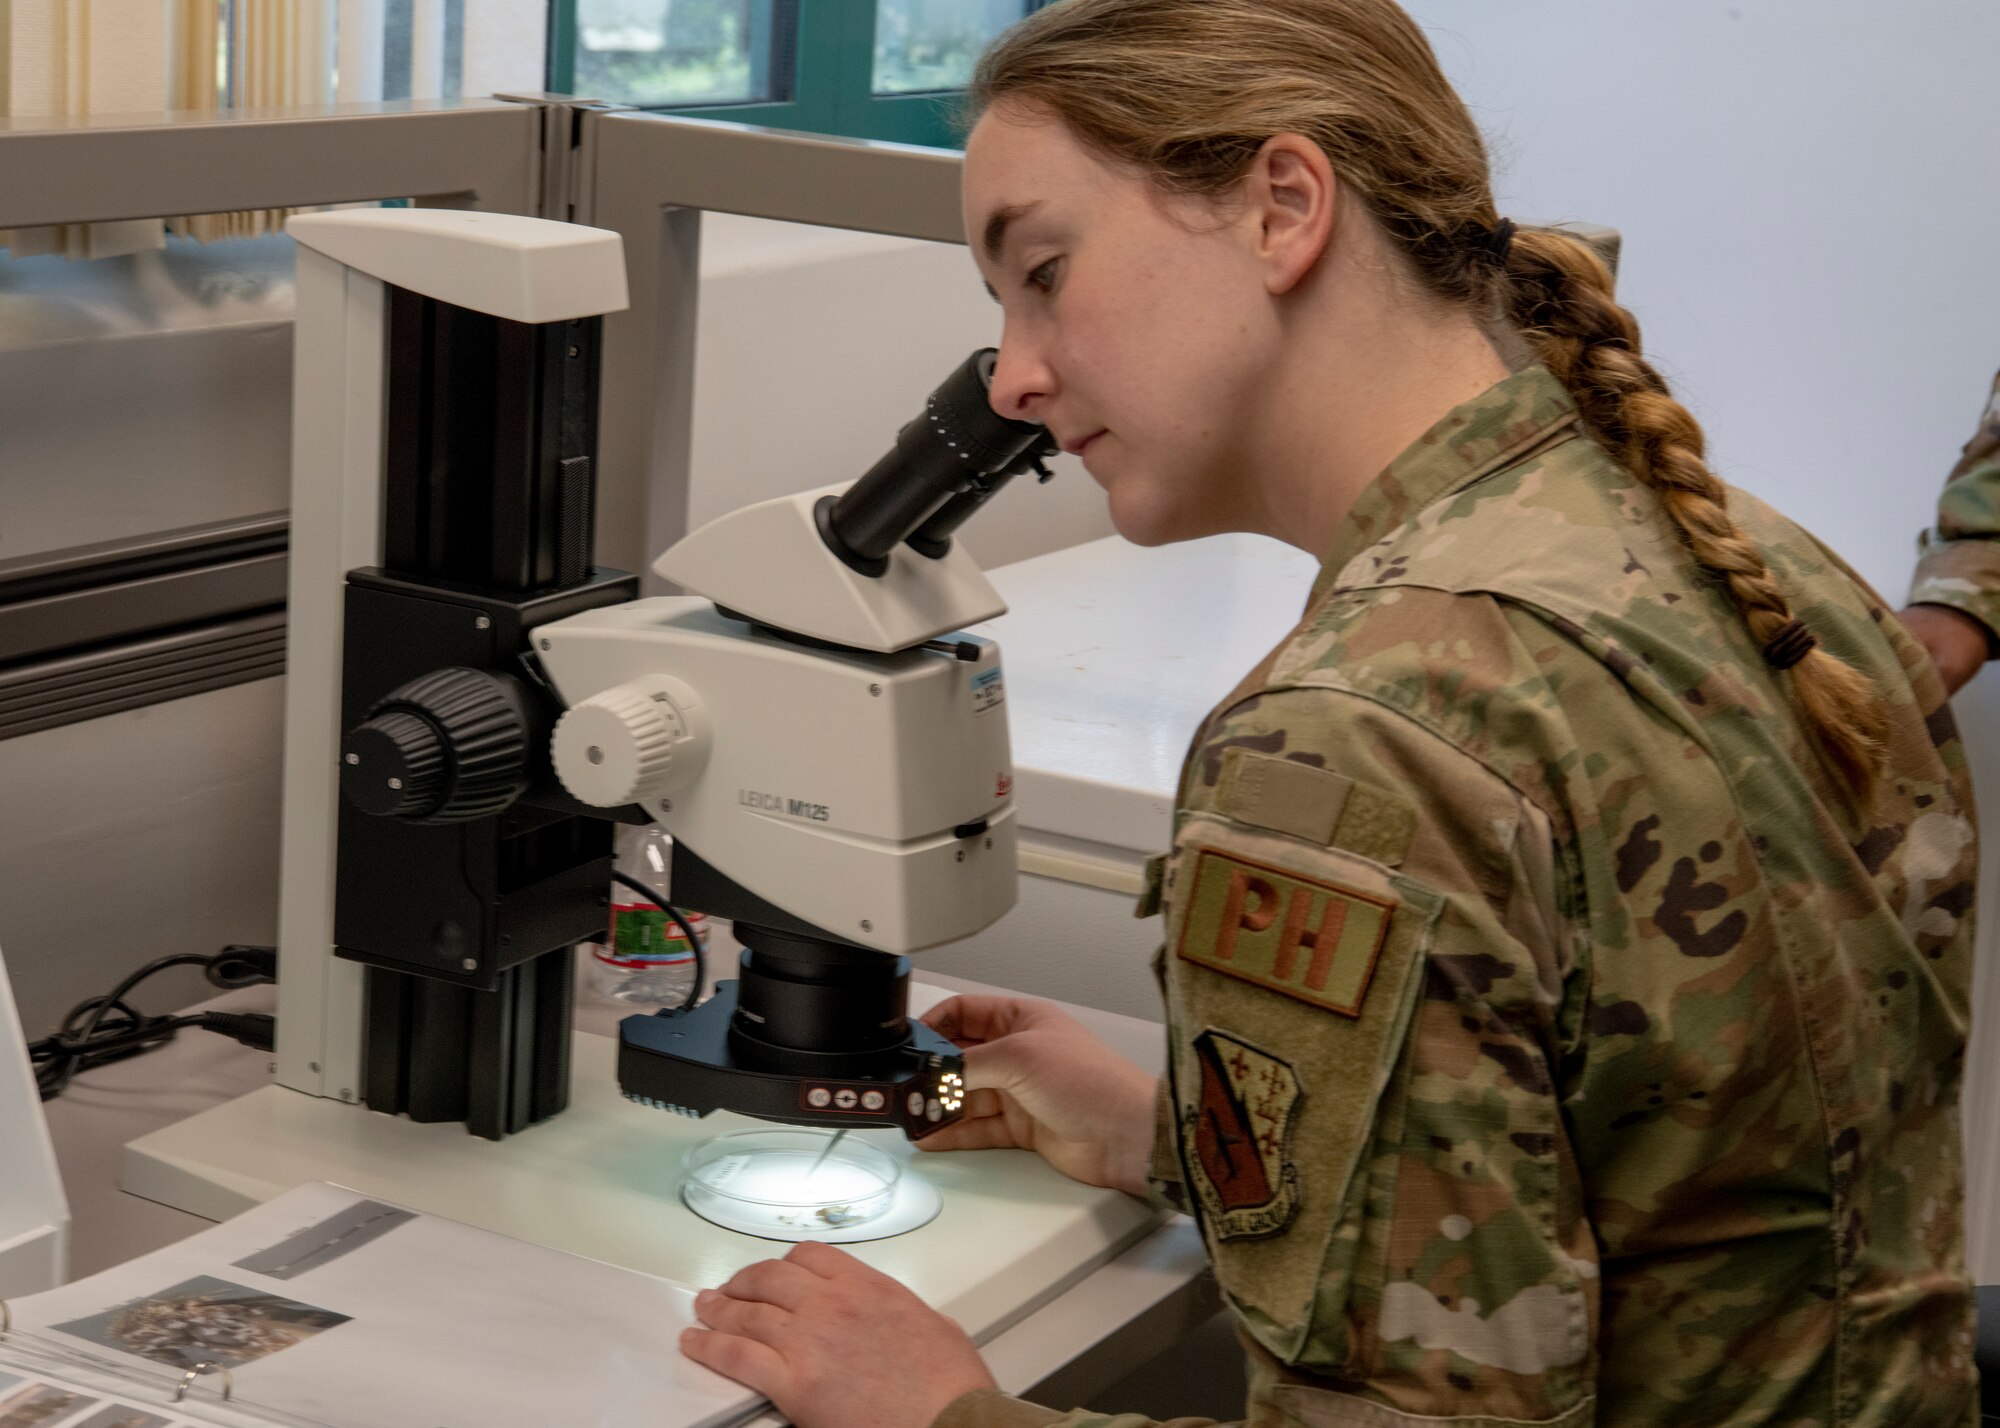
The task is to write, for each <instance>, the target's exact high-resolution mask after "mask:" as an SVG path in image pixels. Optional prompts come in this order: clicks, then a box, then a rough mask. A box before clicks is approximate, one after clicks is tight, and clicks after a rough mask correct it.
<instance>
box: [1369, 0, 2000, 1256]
mask: <svg viewBox="0 0 2000 1428" xmlns="http://www.w3.org/2000/svg"><path fill="white" fill-rule="evenodd" d="M1406 3H1409V4H1410V8H1411V9H1412V10H1413V11H1414V12H1415V13H1416V14H1417V16H1418V17H1419V18H1420V19H1421V20H1422V21H1423V22H1424V23H1425V24H1426V26H1427V27H1428V28H1429V29H1430V31H1431V35H1432V39H1433V41H1434V42H1435V44H1436V45H1437V48H1438V52H1439V56H1440V58H1441V59H1442V61H1443V63H1444V66H1445V68H1446V70H1447V71H1448V72H1449V73H1450V75H1451V76H1452V78H1453V80H1454V81H1455V82H1456V83H1457V84H1458V85H1459V88H1460V91H1461V92H1462V93H1463V94H1464V95H1465V96H1466V98H1467V100H1468V101H1469V102H1471V103H1472V105H1473V106H1474V108H1475V110H1476V112H1477V113H1478V114H1479V116H1480V119H1481V122H1482V124H1483V125H1484V127H1485V129H1486V132H1487V134H1488V137H1489V139H1490V140H1491V141H1492V143H1493V146H1494V150H1495V158H1496V166H1497V169H1498V172H1499V189H1500V201H1501V210H1502V212H1505V213H1511V214H1515V215H1518V216H1520V217H1523V218H1538V219H1555V218H1574V219H1586V220H1589V221H1591V222H1595V223H1605V224H1610V225H1612V226H1614V227H1616V228H1619V229H1622V230H1623V231H1624V233H1625V258H1624V264H1623V268H1622V271H1621V274H1620V286H1621V289H1622V291H1623V293H1624V297H1625V302H1626V304H1627V305H1628V306H1629V307H1631V308H1632V309H1633V310H1634V311H1635V312H1636V313H1637V314H1638V316H1639V318H1640V320H1641V321H1642V322H1643V323H1644V325H1645V330H1646V344H1647V348H1648V350H1649V352H1650V353H1652V354H1653V355H1654V356H1655V358H1656V360H1659V361H1660V362H1661V363H1662V365H1663V366H1664V367H1665V369H1666V370H1667V371H1668V372H1669V374H1670V375H1671V376H1672V377H1673V378H1674V379H1675V381H1676V384H1677V386H1678V389H1679V391H1680V393H1681V395H1682V396H1683V397H1684V398H1685V399H1686V400H1687V401H1688V403H1689V404H1690V405H1691V406H1692V407H1693V408H1694V410H1695V413H1696V414H1697V415H1698V416H1699V417H1700V418H1701V419H1702V421H1703V422H1704V423H1705V424H1706V425H1707V428H1708V432H1709V435H1710V438H1711V441H1712V455H1713V458H1714V460H1715V463H1716V465H1717V466H1718V468H1719V469H1720V470H1721V471H1722V473H1723V474H1724V476H1726V477H1727V478H1728V479H1729V480H1731V481H1733V482H1735V483H1736V484H1737V485H1740V486H1743V487H1745V488H1746V489H1748V490H1751V491H1753V492H1755V493H1756V494H1758V495H1760V496H1763V497H1764V498H1766V499H1767V500H1770V501H1771V502H1773V503H1774V504H1776V505H1777V506H1779V507H1780V508H1782V509H1783V510H1785V511H1787V512H1788V513H1790V514H1792V515H1793V516H1795V517H1797V518H1799V519H1801V520H1803V521H1804V522H1805V523H1806V524H1807V525H1808V526H1810V527H1812V528H1813V529H1814V530H1815V531H1817V532H1818V533H1819V534H1820V535H1821V536H1822V537H1823V538H1825V539H1826V540H1827V541H1829V542H1830V543H1831V544H1832V545H1833V546H1834V547H1835V548H1836V549H1838V550H1839V551H1841V552H1842V554H1844V555H1845V556H1846V557H1847V558H1848V559H1849V560H1851V561H1852V562H1853V563H1854V564H1855V566H1856V567H1857V568H1858V569H1859V570H1860V571H1861V573H1862V574H1863V576H1865V577H1866V578H1867V579H1869V580H1870V581H1871V582H1873V583H1874V584H1876V585H1877V586H1878V587H1880V588H1881V589H1882V590H1883V591H1884V593H1885V594H1887V595H1889V596H1890V597H1891V598H1898V597H1900V596H1901V594H1902V593H1903V592H1904V590H1905V589H1907V586H1908V581H1909V576H1910V567H1911V563H1912V560H1913V557H1914V548H1913V542H1914V538H1915V535H1916V533H1917V531H1918V530H1919V529H1921V528H1922V527H1924V526H1925V525H1927V524H1929V522H1930V520H1931V517H1932V514H1933V512H1934V510H1935V504H1934V503H1935V501H1936V497H1937V491H1938V487H1939V486H1940V485H1941V484H1942V482H1943V480H1944V475H1945V472H1946V471H1947V470H1948V469H1949V468H1950V466H1951V464H1952V462H1953V460H1954V459H1955V457H1956V455H1957V452H1958V448H1959V446H1960V445H1961V444H1962V443H1963V442H1964V441H1965V440H1966V438H1967V437H1969V436H1970V435H1971V434H1972V431H1973V428H1974V426H1975V425H1976V423H1977V420H1978V416H1979V412H1980V409H1981V406H1982V402H1983V398H1984V395H1985V392H1986V389H1987V383H1988V382H1989V381H1990V379H1991V377H1992V375H1993V372H1994V369H1995V368H1996V367H2000V282H1995V281H1994V269H1995V263H1996V257H2000V246H1996V245H2000V86H1996V85H1995V83H1994V81H1993V57H1994V56H1995V55H1997V54H2000V5H1995V4H1994V3H1993V0H1893V3H1887V0H1735V3H1728V0H1510V3H1507V4H1495V3H1493V0H1406ZM1958 713H1959V718H1960V722H1961V724H1962V725H1963V727H1964V730H1965V733H1966V735H1967V744H1968V748H1969V750H1970V752H1971V757H1972V762H1973V766H1974V774H1975V777H1976V778H1977V780H1978V783H1979V787H1980V790H1981V792H1982V793H1983V794H1984V795H1985V799H1986V805H1987V807H1988V808H1989V809H1996V808H2000V680H1996V678H1995V676H1994V675H1993V674H1991V673H1990V672H1989V673H1988V674H1987V675H1986V676H1984V677H1983V678H1982V679H1980V680H1979V681H1978V682H1976V683H1975V684H1974V685H1973V686H1972V687H1971V688H1970V689H1968V690H1967V691H1966V692H1965V693H1963V694H1961V695H1960V696H1959V699H1958ZM1982 831H1983V832H1984V834H1985V838H1986V856H1987V859H1988V862H1987V865H1986V866H1985V868H1984V870H1983V879H1982V887H1983V889H1984V891H1985V894H1986V897H1987V898H1988V899H1989V900H1990V899H1991V898H1993V897H1994V896H1995V889H1996V888H2000V883H1996V882H1995V880H1994V874H1995V871H1996V869H1995V868H1994V866H1993V863H1994V860H1995V859H1996V858H2000V825H1996V822H1995V820H1994V818H1993V817H1992V816H1991V815H1989V816H1988V818H1987V819H1986V820H1984V823H1983V828H1982ZM1988 905H1989V907H1990V906H1991V903H1990V901H1989V904H1988ZM1996 927H2000V917H1995V916H1993V915H1992V914H1991V913H1990V912H1989V914H1988V916H1987V918H1986V924H1985V928H1984V930H1983V933H1982V936H1981V938H1980V952H1979V961H1980V966H1981V975H1980V985H1979V987H1978V990H1977V993H1976V996H1975V1001H1976V1004H1977V1006H1978V1007H1979V1009H1980V1010H1979V1012H1978V1014H1977V1019H1978V1020H1979V1021H1980V1023H1981V1030H1980V1033H1979V1035H1978V1036H1976V1038H1975V1042H1974V1048H1973V1055H1972V1058H1971V1062H1970V1065H1969V1067H1968V1071H1967V1077H1966V1086H1967V1104H1968V1132H1969V1143H1968V1147H1967V1149H1968V1156H1969V1160H1970V1162H1971V1165H1972V1170H1973V1175H1972V1182H1973V1199H1972V1202H1971V1211H1970V1213H1969V1215H1968V1223H1969V1228H1970V1231H1971V1238H1972V1245H1973V1251H1974V1254H1973V1263H1974V1268H1975V1271H1976V1272H1977V1273H1978V1274H1979V1277H1980V1278H1981V1279H1982V1280H1984V1281H1986V1282H1994V1281H1996V1280H2000V1233H1996V1229H2000V1227H1996V1226H1995V1221H1996V1219H2000V1094H1997V1093H1996V1087H1995V1083H1996V1081H2000V977H1995V976H1993V975H1991V973H1992V964H1993V961H1994V955H1995V954H1994V947H1993V937H1994V929H1995V928H1996Z"/></svg>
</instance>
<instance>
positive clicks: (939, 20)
mask: <svg viewBox="0 0 2000 1428" xmlns="http://www.w3.org/2000/svg"><path fill="white" fill-rule="evenodd" d="M1022 13H1023V7H1022V5H1021V0H880V3H878V4H877V5H876V7H875V83H874V92H875V93H876V94H923V93H927V92H935V91H937V90H957V89H963V88H965V86H966V84H967V82H968V81H970V80H971V78H972V67H973V65H974V64H976V63H978V60H979V52H980V51H981V50H983V49H985V48H986V43H987V41H989V40H991V39H992V38H993V37H994V36H995V35H997V34H999V33H1000V32H1001V31H1002V30H1004V29H1006V28H1007V27H1008V26H1009V25H1011V24H1013V23H1014V22H1015V21H1016V20H1018V19H1020V18H1021V15H1022Z"/></svg>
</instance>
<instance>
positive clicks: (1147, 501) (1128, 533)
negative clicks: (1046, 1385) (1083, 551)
mask: <svg viewBox="0 0 2000 1428" xmlns="http://www.w3.org/2000/svg"><path fill="white" fill-rule="evenodd" d="M1108 494H1109V496H1110V507H1111V528H1112V529H1113V530H1115V531H1117V532H1118V534H1119V535H1121V536H1123V537H1124V538H1125V539H1126V540H1128V541H1130V542H1131V543H1132V544H1133V545H1143V546H1156V545H1172V544H1174V543H1175V542H1176V541H1184V540H1200V539H1201V538H1202V537H1203V536H1210V535H1214V534H1216V533H1217V531H1219V530H1222V529H1226V527H1219V526H1214V525H1209V524H1206V523H1204V522H1202V521H1199V520H1195V519H1191V518H1190V516H1189V513H1188V512H1187V511H1185V510H1183V509H1180V508H1177V507H1175V506H1174V505H1173V504H1172V503H1170V502H1168V501H1166V500H1164V499H1162V498H1161V493H1160V492H1158V491H1133V490H1131V489H1130V488H1129V487H1128V488H1126V489H1125V490H1124V491H1123V492H1122V493H1121V492H1120V490H1119V489H1118V488H1117V487H1111V488H1108Z"/></svg>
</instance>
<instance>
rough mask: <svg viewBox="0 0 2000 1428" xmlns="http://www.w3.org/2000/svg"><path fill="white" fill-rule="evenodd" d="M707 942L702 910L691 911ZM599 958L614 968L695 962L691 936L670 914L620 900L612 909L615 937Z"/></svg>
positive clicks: (695, 927) (688, 917) (599, 951)
mask: <svg viewBox="0 0 2000 1428" xmlns="http://www.w3.org/2000/svg"><path fill="white" fill-rule="evenodd" d="M687 920H688V921H689V922H691V923H693V924H694V930H695V932H696V933H697V934H699V935H700V937H701V939H702V942H703V944H704V945H706V943H707V941H708V929H707V928H706V927H704V926H703V925H702V915H701V914H700V913H698V912H691V913H688V914H687ZM596 955H597V960H598V961H600V962H604V963H608V964H609V965H611V966H614V967H634V968H642V967H662V966H671V965H673V964H675V963H679V962H692V961H693V960H694V953H693V952H692V951H691V950H689V948H688V942H687V938H686V937H684V936H683V935H682V934H681V930H680V928H678V927H677V926H675V925H674V922H673V920H672V919H671V918H669V917H668V916H667V915H666V913H664V912H662V911H661V910H660V909H659V908H657V907H653V906H651V905H649V904H645V903H617V904H613V905H612V908H611V940H610V943H609V944H608V945H607V946H604V947H601V948H599V949H598V950H597V954H596Z"/></svg>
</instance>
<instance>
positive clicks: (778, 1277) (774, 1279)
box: [720, 1259, 814, 1314]
mask: <svg viewBox="0 0 2000 1428" xmlns="http://www.w3.org/2000/svg"><path fill="white" fill-rule="evenodd" d="M813 1277H814V1276H813V1275H812V1274H811V1272H810V1271H808V1270H807V1269H806V1268H805V1267H804V1266H802V1265H798V1264H793V1263H791V1262H790V1261H788V1260H782V1259H766V1260H759V1261H758V1262H757V1263H756V1264H752V1265H747V1266H745V1267H744V1268H742V1269H739V1270H738V1271H736V1273H735V1274H734V1275H732V1276H731V1277H730V1279H729V1281H728V1283H726V1284H724V1285H723V1286H722V1289H721V1291H720V1292H721V1293H723V1294H727V1295H728V1296H730V1297H731V1298H732V1299H753V1300H761V1301H763V1302H764V1303H766V1304H775V1305H777V1306H778V1307H779V1308H780V1309H783V1310H786V1311H787V1312H789V1313H794V1314H796V1313H797V1312H798V1311H799V1308H800V1307H801V1306H802V1305H803V1304H804V1303H805V1299H806V1295H807V1294H808V1293H810V1292H811V1290H812V1282H813Z"/></svg>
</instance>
